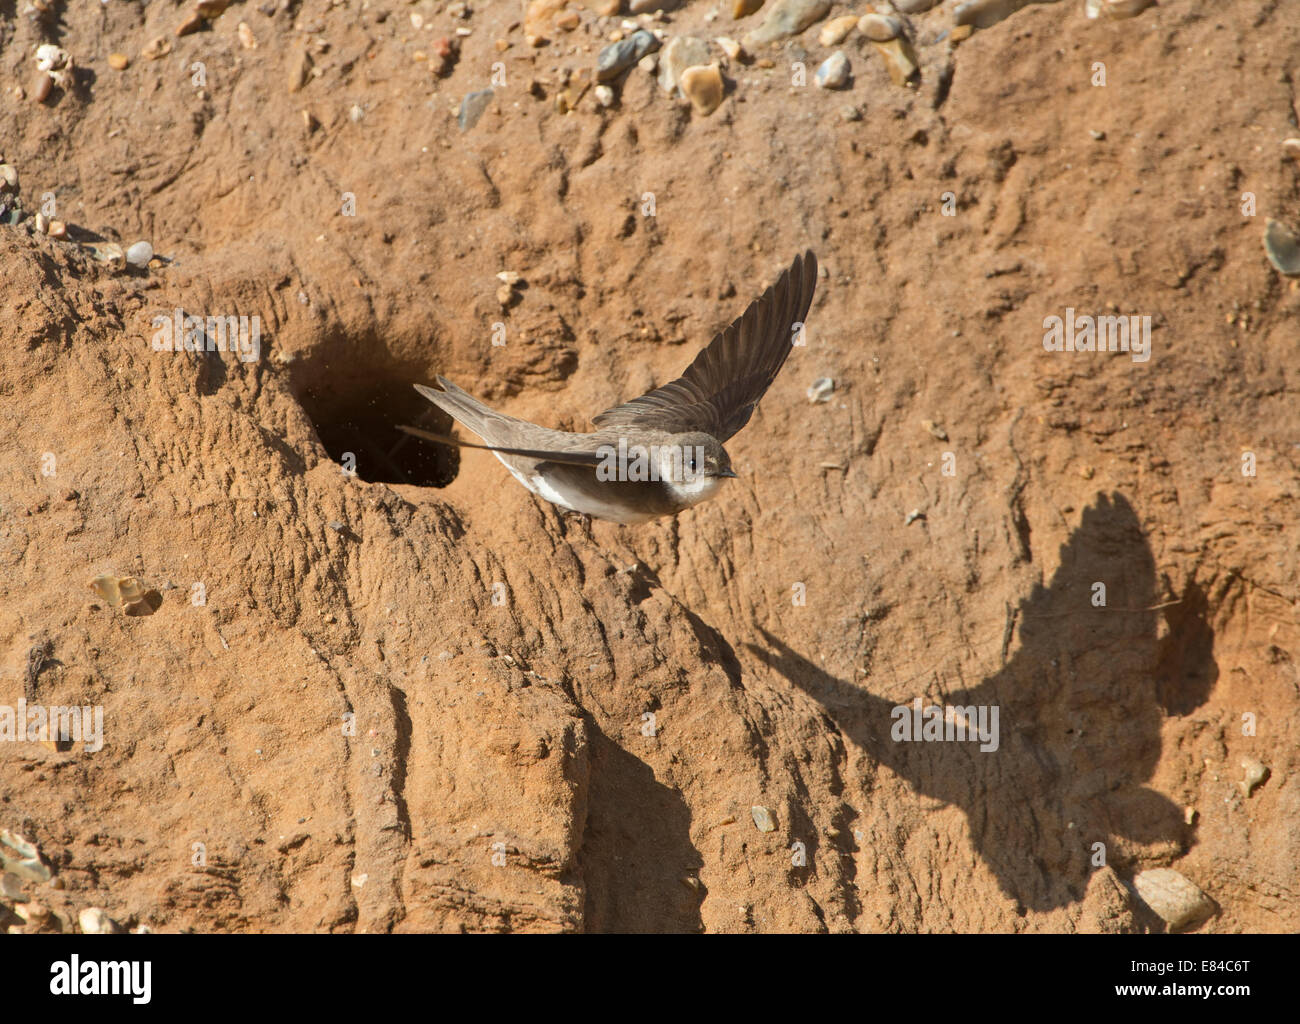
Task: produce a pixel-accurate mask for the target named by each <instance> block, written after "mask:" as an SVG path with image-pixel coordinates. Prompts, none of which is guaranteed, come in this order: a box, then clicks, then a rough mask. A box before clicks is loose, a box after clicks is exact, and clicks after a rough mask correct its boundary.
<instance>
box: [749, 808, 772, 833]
mask: <svg viewBox="0 0 1300 1024" xmlns="http://www.w3.org/2000/svg"><path fill="white" fill-rule="evenodd" d="M749 813H750V815H751V816H752V817H753V819H754V824H755V826H757V828H758V830H759V831H760V832H775V831H776V819H775V818H774V817H772V812H771V811H769V810H768V809H767V808H766V807H759V806H757V805H755V806H754V807H751V808H750V809H749Z"/></svg>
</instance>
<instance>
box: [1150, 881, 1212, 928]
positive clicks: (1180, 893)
mask: <svg viewBox="0 0 1300 1024" xmlns="http://www.w3.org/2000/svg"><path fill="white" fill-rule="evenodd" d="M1133 888H1134V890H1135V891H1136V892H1137V894H1138V898H1139V899H1140V900H1141V901H1142V902H1143V903H1145V904H1146V905H1147V906H1148V907H1150V908H1151V909H1152V910H1154V911H1155V912H1156V915H1157V916H1158V917H1159V918H1160V919H1161V920H1163V921H1164V922H1165V923H1166V924H1168V925H1169V930H1170V931H1175V930H1177V929H1179V928H1187V927H1190V926H1191V925H1194V924H1199V923H1200V922H1201V921H1204V920H1205V919H1206V918H1207V917H1210V916H1211V915H1212V914H1213V913H1214V911H1215V907H1214V901H1213V900H1211V899H1210V898H1209V897H1208V896H1206V895H1205V893H1203V892H1201V890H1200V889H1198V888H1197V887H1196V885H1195V884H1194V883H1193V882H1192V881H1191V880H1190V879H1188V878H1187V877H1185V876H1184V875H1181V874H1179V873H1178V872H1177V871H1175V870H1173V869H1172V868H1153V869H1152V870H1150V871H1139V872H1138V873H1137V874H1136V875H1135V876H1134V877H1133Z"/></svg>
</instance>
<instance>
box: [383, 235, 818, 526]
mask: <svg viewBox="0 0 1300 1024" xmlns="http://www.w3.org/2000/svg"><path fill="white" fill-rule="evenodd" d="M816 284H817V259H816V257H814V256H813V254H812V253H811V252H805V253H804V254H803V255H802V256H796V257H795V260H794V262H793V263H792V264H791V265H790V268H789V269H788V270H785V271H782V273H781V277H780V278H779V279H778V280H777V282H776V284H774V285H772V287H771V288H769V289H768V290H767V291H765V292H764V293H763V294H762V296H761V297H759V298H758V299H755V300H754V302H752V303H751V304H750V306H749V308H748V309H747V310H745V313H744V315H743V316H741V317H740V319H739V320H736V321H735V322H734V323H733V324H732V325H731V326H730V327H728V328H727V329H726V330H725V331H723V332H722V333H721V334H719V335H718V336H717V337H716V338H714V339H713V341H711V342H710V343H709V345H708V346H707V347H706V348H704V349H703V350H701V352H700V353H699V355H697V356H696V357H695V360H694V361H693V362H692V363H691V365H690V366H688V367H687V368H686V372H685V373H683V374H682V375H681V376H680V377H678V378H677V379H676V380H674V381H672V382H671V383H668V384H665V385H664V386H663V387H660V388H655V389H654V390H653V391H649V392H647V393H646V394H644V395H642V396H641V397H640V398H634V399H633V400H632V401H630V402H626V403H624V404H623V405H618V406H615V407H614V408H612V409H609V410H607V411H605V412H602V413H601V414H600V415H599V416H596V417H595V418H594V419H593V420H592V423H593V425H594V426H595V427H596V428H597V429H596V431H595V432H594V433H590V434H570V433H567V432H566V431H562V430H551V429H549V428H547V427H540V426H538V425H537V424H535V423H529V422H527V421H526V420H520V419H515V418H514V417H513V416H506V415H504V414H503V413H499V412H496V411H495V410H493V409H489V408H488V407H487V406H486V405H484V404H483V403H482V402H480V401H478V399H476V398H474V397H473V396H472V395H470V394H469V393H468V392H466V391H463V390H461V389H460V388H458V387H457V386H456V385H455V384H453V383H452V382H451V381H449V380H447V379H446V378H445V377H439V378H438V385H439V388H440V389H441V390H435V389H434V388H429V387H424V386H423V385H421V384H416V385H415V389H416V390H417V391H419V392H420V394H422V395H423V396H424V397H425V398H427V399H428V400H429V401H430V402H432V403H433V404H434V405H436V406H437V407H438V408H439V409H442V410H443V411H444V412H446V413H448V414H449V415H451V416H452V417H453V418H454V419H455V420H456V421H457V422H458V423H460V424H461V425H462V426H464V427H466V428H467V429H469V430H472V431H473V432H474V433H475V434H477V435H478V436H479V437H480V438H482V439H483V441H484V442H485V443H484V444H481V445H480V444H473V443H471V442H468V441H461V440H458V439H456V438H451V437H444V436H442V435H439V434H431V433H429V432H428V431H426V430H420V429H419V428H416V427H402V428H401V429H402V430H405V431H406V432H407V433H409V434H414V435H415V436H416V437H423V438H425V439H427V440H431V441H437V442H439V443H442V444H456V445H461V446H462V447H466V448H482V449H485V450H487V451H490V452H493V453H494V454H495V455H496V457H497V458H498V459H500V460H501V461H502V463H504V464H505V467H506V469H508V470H510V472H511V474H512V475H513V476H514V478H515V479H516V480H518V481H519V482H520V483H521V484H523V485H524V486H525V487H527V488H528V489H529V490H530V491H532V492H533V493H534V494H536V495H537V496H538V497H541V498H545V499H546V500H547V501H549V502H552V503H553V504H556V505H559V506H561V507H562V508H566V509H569V510H570V511H573V512H579V513H582V514H584V515H588V516H595V517H597V518H600V519H612V520H614V521H615V522H618V523H643V522H646V521H647V520H650V519H655V518H658V517H659V516H672V515H676V514H677V513H679V512H682V511H684V510H686V509H688V508H690V507H692V506H693V505H698V504H699V503H700V502H702V501H704V500H706V499H708V498H711V497H713V495H715V494H716V493H717V492H718V490H719V488H721V486H722V482H723V481H724V480H725V479H727V478H728V477H734V476H735V475H736V474H735V473H734V472H733V471H732V469H731V459H730V458H729V457H728V456H727V452H726V450H725V449H724V448H723V447H722V442H724V441H726V440H728V439H729V438H730V437H732V436H733V435H734V434H736V433H737V432H738V431H739V430H740V428H741V427H743V426H744V425H745V424H746V423H748V422H749V417H750V416H751V415H752V414H753V412H754V407H755V406H756V405H758V401H759V399H760V398H762V397H763V394H764V393H765V392H766V391H767V389H768V388H769V387H770V386H771V384H772V381H773V380H775V379H776V375H777V373H778V372H779V371H780V369H781V367H782V366H783V365H784V363H785V360H786V357H787V356H789V354H790V349H791V347H792V346H793V345H794V344H796V343H798V341H799V338H800V336H801V334H802V331H803V325H804V318H805V317H806V316H807V315H808V308H809V306H810V305H811V304H812V299H813V290H814V288H815V287H816Z"/></svg>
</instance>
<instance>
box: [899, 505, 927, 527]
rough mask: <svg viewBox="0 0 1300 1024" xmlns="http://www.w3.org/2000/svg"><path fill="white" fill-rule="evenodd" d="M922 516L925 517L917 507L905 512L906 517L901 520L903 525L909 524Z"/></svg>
mask: <svg viewBox="0 0 1300 1024" xmlns="http://www.w3.org/2000/svg"><path fill="white" fill-rule="evenodd" d="M924 518H925V513H924V512H922V511H921V510H920V509H919V508H914V509H912V511H911V512H909V513H907V517H906V518H905V519H904V520H903V525H904V526H911V525H912V524H913V523H914V522H916V521H917V520H918V519H924Z"/></svg>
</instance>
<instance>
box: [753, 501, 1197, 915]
mask: <svg viewBox="0 0 1300 1024" xmlns="http://www.w3.org/2000/svg"><path fill="white" fill-rule="evenodd" d="M1098 584H1104V585H1105V605H1104V607H1103V606H1098V605H1096V604H1095V603H1094V602H1095V601H1096V600H1097V594H1098V589H1097V585H1098ZM1156 604H1157V601H1156V576H1155V562H1154V559H1153V557H1152V555H1151V549H1150V547H1149V545H1148V544H1147V542H1146V538H1145V536H1144V535H1143V533H1142V529H1141V525H1140V523H1139V521H1138V518H1137V515H1136V513H1135V512H1134V510H1133V507H1132V506H1131V505H1130V504H1129V502H1128V501H1127V500H1126V499H1125V498H1123V497H1122V496H1120V495H1118V494H1115V495H1111V496H1106V495H1098V497H1097V499H1096V500H1095V501H1094V503H1093V504H1092V505H1091V506H1090V507H1089V508H1087V509H1085V510H1084V512H1083V515H1082V520H1081V522H1080V524H1079V527H1078V529H1077V530H1076V531H1075V532H1074V533H1073V535H1072V536H1071V537H1070V538H1069V540H1068V541H1067V543H1066V544H1065V545H1064V546H1062V548H1061V552H1060V567H1059V568H1058V569H1057V570H1056V572H1055V574H1054V575H1053V576H1052V579H1051V582H1050V583H1049V584H1048V585H1047V586H1043V585H1042V584H1037V585H1035V587H1034V588H1033V590H1032V591H1031V593H1030V594H1029V595H1028V596H1027V597H1026V598H1025V599H1024V600H1023V601H1022V602H1021V603H1020V606H1019V609H1018V610H1017V611H1016V617H1015V622H1016V623H1018V626H1019V640H1020V643H1019V647H1018V648H1017V647H1016V646H1015V645H1014V644H1013V645H1012V646H1011V648H1010V650H1011V651H1012V652H1013V653H1012V654H1011V656H1010V657H1009V659H1008V660H1007V661H1006V662H1005V664H1004V665H1003V666H1002V667H1001V668H1000V669H999V670H998V671H996V672H994V673H992V674H991V675H989V676H988V677H987V678H985V679H984V680H983V681H982V682H980V683H979V684H978V685H976V686H973V687H970V688H966V689H957V690H950V691H948V692H946V693H942V694H941V693H939V692H937V688H936V687H934V686H931V687H928V688H925V689H923V690H920V691H914V692H913V693H910V694H908V695H907V696H905V697H902V696H899V695H894V696H898V700H894V699H890V700H885V699H882V698H881V697H878V696H875V695H873V694H872V693H871V692H870V688H871V678H870V677H869V676H868V677H867V678H866V679H865V680H864V682H863V683H862V684H861V685H858V684H855V683H854V682H852V681H848V680H843V679H840V678H837V677H836V676H834V675H831V674H830V673H828V672H826V671H824V670H823V669H821V668H819V667H818V666H817V665H816V664H814V663H813V662H812V661H811V660H810V659H809V658H806V657H804V656H803V655H801V654H799V653H797V652H796V651H795V650H793V649H792V648H791V647H789V646H788V645H786V644H785V643H783V642H782V641H781V640H779V639H777V638H775V637H773V636H771V635H770V634H768V633H766V631H764V632H763V636H764V639H765V641H766V644H767V647H768V649H767V650H763V649H762V648H759V647H756V646H754V645H747V646H748V647H749V648H750V650H751V651H752V652H753V653H754V654H756V655H757V656H758V657H760V658H761V659H763V660H765V661H766V662H767V663H768V664H769V665H770V666H772V667H774V668H776V669H777V670H778V671H779V672H781V674H782V675H784V676H785V677H786V679H788V680H789V681H790V682H791V683H792V684H793V685H795V686H796V687H798V688H799V689H801V690H803V691H804V692H806V693H807V694H808V695H809V696H811V697H812V698H813V699H814V700H816V701H817V702H818V703H819V704H821V705H822V706H823V708H824V709H825V711H826V713H827V714H828V715H829V716H830V718H831V719H832V721H834V722H835V723H836V725H837V726H838V727H839V728H840V730H841V731H842V733H843V734H844V735H845V737H846V738H848V739H851V740H852V741H853V742H854V743H856V744H857V745H858V746H859V747H860V748H862V749H863V750H865V751H866V752H867V753H869V754H870V756H871V757H872V758H874V759H875V760H876V761H877V762H879V763H880V764H881V765H884V766H885V767H887V768H888V769H889V770H890V771H892V772H894V773H895V774H897V775H899V776H901V777H902V778H904V779H906V780H907V781H908V782H909V783H910V784H911V785H912V786H913V787H914V788H915V789H916V791H917V792H918V793H921V794H924V795H925V796H929V797H933V798H936V799H938V800H942V801H944V802H945V803H948V804H953V805H956V806H958V807H960V808H961V809H962V810H963V811H964V812H965V813H966V816H967V818H968V820H969V823H970V831H971V835H972V837H973V842H974V844H975V848H976V850H977V852H978V853H979V855H980V857H981V858H982V859H983V861H984V862H985V863H986V864H987V865H988V867H989V868H990V870H992V871H993V873H994V874H995V875H996V877H997V879H998V882H999V884H1000V886H1001V887H1002V890H1003V891H1004V892H1005V893H1006V894H1007V895H1008V896H1009V897H1011V898H1013V899H1015V900H1016V901H1017V902H1018V904H1019V908H1020V910H1021V912H1024V911H1026V910H1034V911H1048V910H1053V909H1057V908H1060V907H1064V906H1067V905H1069V904H1071V903H1074V902H1076V901H1078V900H1080V899H1082V896H1083V893H1084V890H1085V889H1086V888H1087V883H1088V877H1089V874H1090V873H1091V871H1092V870H1093V866H1092V858H1093V856H1094V853H1095V851H1094V846H1093V844H1095V843H1104V844H1105V849H1106V855H1107V863H1110V864H1111V865H1112V866H1116V867H1119V868H1120V869H1121V870H1124V868H1125V867H1126V866H1127V865H1125V864H1123V863H1122V860H1123V852H1122V851H1123V850H1124V849H1126V848H1127V849H1131V848H1132V844H1133V843H1137V844H1142V845H1144V846H1145V845H1149V844H1167V845H1172V846H1173V847H1175V848H1176V849H1177V850H1185V849H1187V848H1188V847H1190V845H1191V844H1192V843H1193V842H1194V839H1195V837H1194V834H1193V830H1192V828H1191V827H1190V826H1188V825H1186V824H1185V823H1184V820H1183V815H1182V812H1181V811H1180V809H1179V807H1178V806H1176V805H1175V804H1174V803H1173V802H1172V801H1170V800H1169V799H1167V798H1166V797H1164V796H1162V795H1161V794H1159V793H1157V792H1155V791H1154V790H1152V789H1150V788H1148V787H1147V786H1146V785H1144V783H1145V782H1147V780H1149V779H1150V778H1151V776H1152V773H1153V772H1154V771H1155V768H1156V764H1157V762H1158V760H1159V757H1160V746H1161V744H1160V728H1161V723H1162V721H1163V719H1164V717H1165V715H1166V714H1187V713H1188V712H1190V711H1192V710H1193V709H1195V708H1196V707H1199V706H1200V705H1201V704H1202V703H1204V701H1205V700H1206V698H1207V697H1208V696H1209V693H1210V690H1211V688H1212V687H1213V686H1214V683H1215V681H1216V680H1217V678H1218V668H1217V666H1216V665H1215V662H1214V657H1213V648H1214V637H1213V632H1212V631H1211V629H1210V627H1209V625H1208V624H1207V622H1206V612H1207V609H1206V604H1205V597H1204V594H1202V593H1200V592H1199V591H1198V590H1196V589H1195V588H1194V587H1192V588H1189V589H1188V591H1186V592H1185V593H1184V595H1183V598H1182V600H1181V601H1180V602H1178V603H1177V604H1176V605H1173V606H1170V607H1168V608H1162V609H1158V610H1157V609H1156V608H1155V607H1154V606H1155V605H1156ZM1160 615H1164V616H1165V618H1166V621H1167V622H1168V624H1169V632H1168V634H1167V635H1166V636H1164V637H1162V638H1161V637H1158V636H1157V624H1158V621H1159V620H1158V618H1157V617H1158V616H1160ZM929 678H931V679H933V675H931V676H930V677H929ZM915 685H916V686H918V687H926V684H925V682H924V677H922V678H918V680H917V681H916V684H915ZM918 695H924V696H925V700H924V701H923V706H927V707H928V706H930V705H931V704H941V705H951V706H955V707H961V708H968V707H975V708H977V709H978V708H980V707H983V708H985V709H986V710H987V711H988V714H987V716H986V719H985V722H986V724H987V725H991V723H992V713H991V711H992V709H994V708H996V709H997V712H998V718H997V724H998V728H997V740H998V742H997V748H996V750H987V751H986V750H981V743H980V740H979V739H976V740H974V741H971V740H966V741H963V740H960V739H955V738H954V739H953V740H943V741H938V740H930V741H926V740H924V739H922V740H919V741H912V740H907V739H903V738H902V737H901V735H900V731H901V725H897V723H899V721H900V719H901V718H902V717H904V716H903V715H901V714H899V713H896V708H898V707H899V706H900V705H901V706H904V707H905V708H906V711H907V713H908V714H907V716H906V717H908V718H911V717H912V716H911V712H912V700H913V698H914V697H916V696H918ZM985 745H986V746H987V745H988V744H985ZM1117 839H1122V840H1127V842H1116V840H1117Z"/></svg>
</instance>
